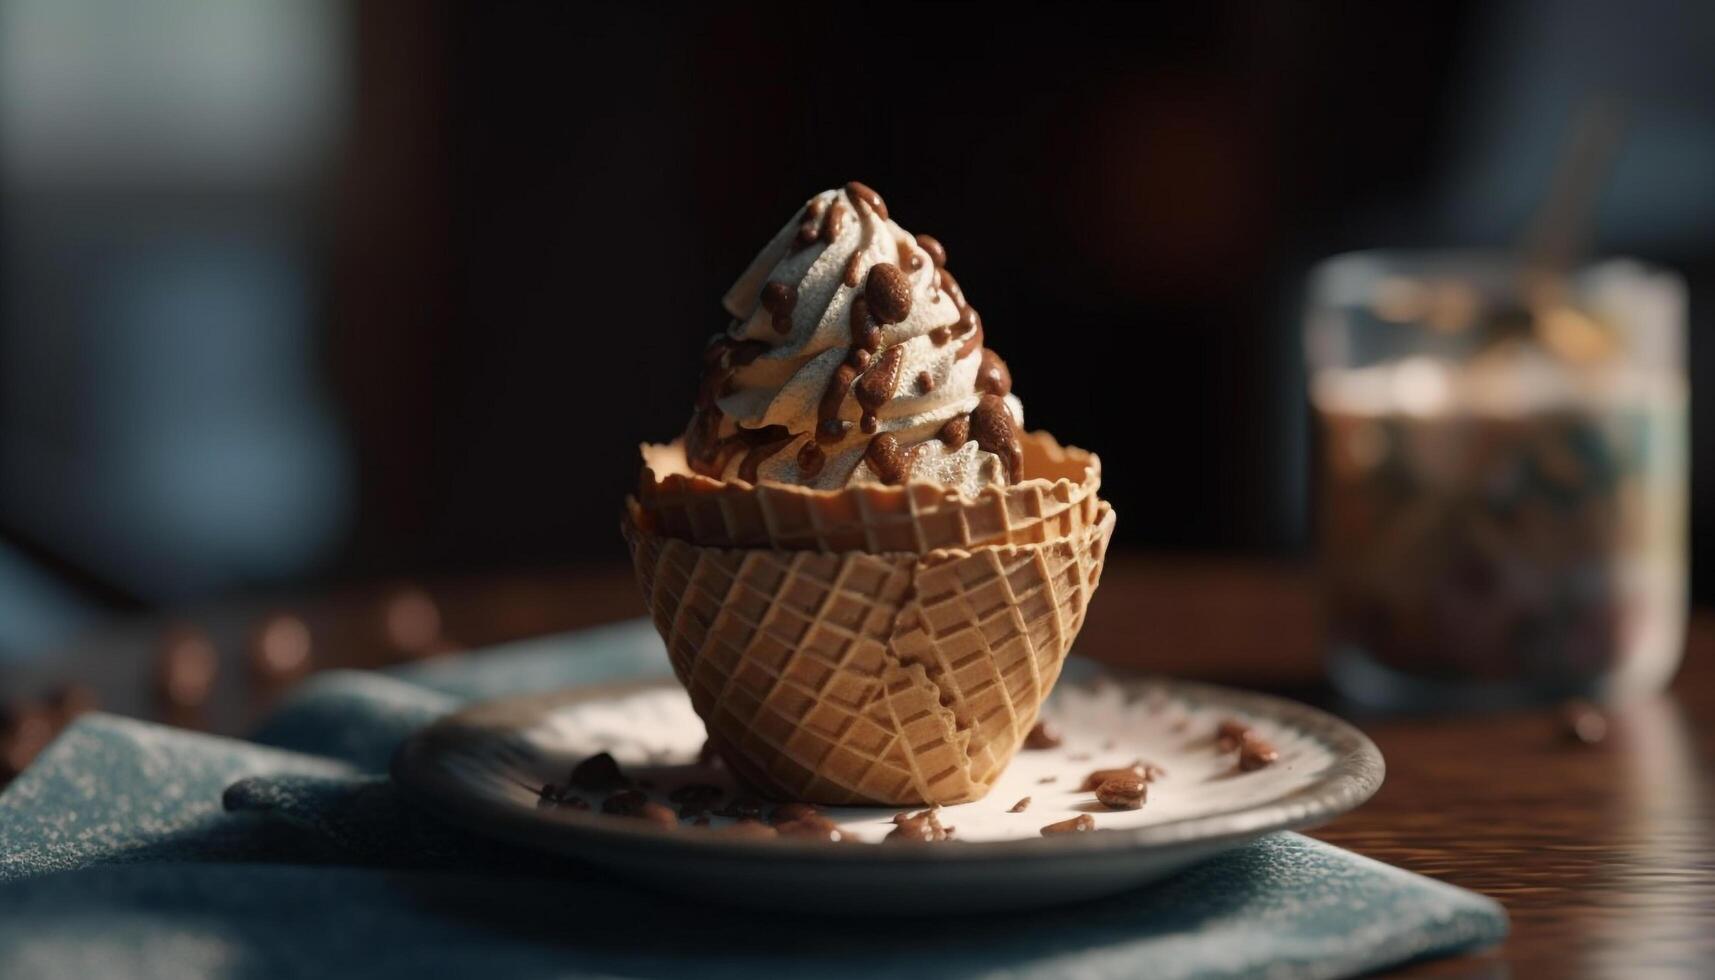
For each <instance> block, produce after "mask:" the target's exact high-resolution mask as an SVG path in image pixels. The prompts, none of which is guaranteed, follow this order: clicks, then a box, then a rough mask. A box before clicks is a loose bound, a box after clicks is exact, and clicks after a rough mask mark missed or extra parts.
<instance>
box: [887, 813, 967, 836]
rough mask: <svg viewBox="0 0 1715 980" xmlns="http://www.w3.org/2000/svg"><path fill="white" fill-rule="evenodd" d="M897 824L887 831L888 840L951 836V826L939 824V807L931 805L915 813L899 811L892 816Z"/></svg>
mask: <svg viewBox="0 0 1715 980" xmlns="http://www.w3.org/2000/svg"><path fill="white" fill-rule="evenodd" d="M893 822H894V823H895V824H896V825H897V826H895V827H894V828H893V829H892V830H891V831H889V832H888V834H887V837H886V838H884V839H885V840H890V841H944V840H948V839H949V838H951V837H952V836H953V828H952V827H946V826H943V825H942V824H941V812H940V809H939V808H936V807H931V808H930V809H928V810H920V811H918V812H916V813H899V814H896V815H895V816H894V818H893Z"/></svg>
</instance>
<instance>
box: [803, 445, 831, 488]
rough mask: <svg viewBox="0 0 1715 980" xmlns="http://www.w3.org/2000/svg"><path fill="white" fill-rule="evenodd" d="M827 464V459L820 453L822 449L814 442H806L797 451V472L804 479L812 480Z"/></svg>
mask: <svg viewBox="0 0 1715 980" xmlns="http://www.w3.org/2000/svg"><path fill="white" fill-rule="evenodd" d="M827 462H828V457H827V455H826V454H824V453H823V452H822V447H821V446H818V445H816V443H815V441H814V440H806V441H805V442H804V445H803V446H802V447H801V448H800V449H799V450H798V470H799V472H801V473H803V474H804V479H806V480H814V479H815V478H816V474H818V473H820V472H822V467H823V465H825V464H826V463H827Z"/></svg>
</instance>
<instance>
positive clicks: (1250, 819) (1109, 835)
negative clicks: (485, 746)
mask: <svg viewBox="0 0 1715 980" xmlns="http://www.w3.org/2000/svg"><path fill="white" fill-rule="evenodd" d="M1061 683H1062V685H1066V684H1070V685H1073V686H1084V687H1095V686H1100V685H1102V684H1104V683H1118V684H1121V685H1124V686H1127V687H1136V686H1143V685H1154V686H1157V687H1160V688H1165V689H1168V690H1170V691H1175V692H1182V693H1184V694H1186V695H1190V696H1193V697H1195V698H1196V699H1197V700H1201V701H1205V702H1208V701H1218V702H1220V703H1221V704H1222V705H1223V706H1224V707H1228V708H1230V709H1231V710H1234V711H1237V712H1243V713H1247V714H1251V715H1255V716H1259V717H1264V718H1267V719H1269V720H1271V721H1274V722H1276V723H1279V724H1285V725H1287V726H1289V727H1293V728H1296V729H1298V730H1300V731H1305V732H1308V733H1310V734H1311V735H1313V736H1314V737H1317V738H1319V739H1321V740H1323V741H1324V742H1326V743H1328V744H1329V745H1330V747H1331V749H1332V751H1333V753H1334V755H1335V759H1334V761H1333V763H1331V764H1330V766H1329V771H1328V772H1326V773H1325V774H1324V775H1323V776H1322V778H1320V779H1318V780H1317V781H1316V782H1314V783H1312V784H1310V785H1309V786H1305V787H1302V788H1300V789H1298V790H1295V791H1293V792H1292V793H1289V794H1288V795H1286V796H1284V797H1282V798H1279V799H1275V800H1271V801H1268V802H1266V803H1261V804H1255V805H1251V806H1245V807H1239V808H1237V809H1233V810H1225V811H1220V812H1217V813H1208V814H1197V815H1194V816H1187V817H1181V818H1179V819H1177V820H1170V821H1166V822H1164V823H1158V824H1151V825H1148V826H1144V827H1131V828H1113V829H1102V830H1100V831H1097V832H1091V833H1082V834H1060V835H1056V836H1052V837H1041V836H1038V837H1029V838H1021V839H1015V840H1004V841H961V842H959V843H958V844H957V845H956V846H951V847H948V846H940V845H935V846H911V845H907V846H903V847H901V846H893V847H876V846H873V842H872V846H868V847H863V846H852V845H850V844H844V843H829V842H825V841H815V840H799V839H790V838H772V839H766V840H756V839H747V838H737V837H726V836H722V835H718V834H711V833H694V832H686V831H685V830H683V829H669V828H662V827H657V826H655V825H653V824H650V823H648V822H646V821H641V820H615V819H613V818H612V817H611V816H608V815H604V814H600V813H595V812H593V811H592V812H581V811H575V810H527V809H524V808H522V807H518V806H515V805H511V804H505V803H501V802H498V801H495V800H493V799H491V798H488V797H483V796H478V795H475V794H471V793H468V792H463V791H462V790H461V788H460V786H459V783H458V781H457V780H455V779H453V778H452V777H450V776H447V775H446V774H444V773H442V772H440V771H439V770H437V769H436V768H434V767H433V766H432V765H430V760H431V758H433V756H434V753H435V751H436V749H437V747H438V745H439V744H440V743H442V742H444V741H446V740H449V739H453V738H464V737H468V736H467V735H466V733H467V732H469V731H470V730H471V729H472V728H476V727H481V726H478V725H477V724H474V723H473V722H474V721H477V720H480V718H481V716H482V715H484V714H493V713H498V712H507V711H512V712H516V711H521V710H530V711H533V712H537V713H539V712H541V711H543V710H546V708H547V707H548V706H555V707H558V706H564V705H576V704H582V703H586V702H589V701H596V700H603V699H608V698H614V697H623V696H627V695H630V694H635V693H640V692H643V691H649V690H656V689H662V688H669V689H680V690H682V688H681V687H680V685H679V684H678V682H677V681H675V680H674V679H673V678H672V677H671V676H666V677H649V678H638V679H631V680H624V681H611V682H605V683H597V684H589V685H577V686H573V687H567V688H559V689H555V690H552V691H544V692H534V693H530V694H518V695H510V696H506V697H501V698H494V699H489V700H484V701H479V702H475V703H472V704H468V705H466V706H464V707H462V708H460V709H458V710H457V711H454V712H452V713H451V714H448V715H445V716H443V717H441V718H439V719H437V720H435V721H434V722H432V723H430V724H429V725H427V726H425V727H423V728H421V729H418V730H417V731H415V732H413V733H412V734H411V735H410V736H408V737H407V738H406V739H405V740H404V741H403V742H401V743H400V744H399V746H398V748H397V749H395V750H394V753H393V756H392V760H391V762H390V764H389V767H388V771H389V773H390V775H391V777H392V780H393V783H394V784H395V785H396V786H398V787H400V789H401V790H402V791H403V792H404V794H405V795H406V796H407V797H408V798H409V799H411V801H413V802H415V803H417V804H419V805H422V806H424V807H425V808H427V809H428V810H430V811H432V812H433V813H435V814H436V815H437V816H440V817H441V818H443V819H445V820H446V821H448V822H449V823H452V824H454V825H455V826H458V827H461V828H463V829H465V830H467V831H469V832H471V833H473V834H476V835H478V836H481V837H488V838H498V839H501V840H505V841H509V842H511V843H514V844H519V845H522V846H525V847H529V848H534V849H538V850H551V851H554V852H556V853H560V854H568V855H571V856H574V857H584V858H587V857H588V856H589V854H590V853H591V849H592V847H596V848H599V847H600V846H601V845H603V844H611V845H619V846H624V847H636V846H639V845H641V846H644V847H647V848H649V849H650V850H654V851H658V852H661V856H662V857H667V856H670V855H682V856H684V857H686V858H688V859H703V860H707V859H710V858H741V859H746V860H748V859H753V858H756V857H758V856H762V855H769V856H772V857H776V858H788V857H790V858H792V859H795V860H800V861H808V862H813V863H819V864H828V865H846V864H851V863H853V862H863V863H866V864H913V865H916V864H922V863H925V862H928V863H935V864H941V863H955V864H957V863H967V862H990V861H999V860H1004V861H1032V862H1034V861H1042V860H1056V859H1063V858H1069V857H1076V856H1089V855H1092V854H1107V853H1113V852H1122V851H1123V852H1137V851H1156V850H1166V849H1170V848H1174V847H1179V846H1188V845H1205V844H1218V843H1221V842H1224V841H1235V842H1236V841H1241V840H1245V839H1250V838H1253V837H1258V836H1261V835H1262V834H1267V833H1274V832H1276V831H1282V830H1299V829H1303V828H1305V827H1310V826H1315V825H1319V824H1321V823H1324V822H1326V821H1328V820H1330V819H1332V818H1334V817H1337V816H1340V815H1341V814H1344V813H1347V812H1349V811H1351V810H1353V809H1355V808H1357V807H1358V806H1361V805H1362V804H1363V803H1364V802H1366V801H1367V800H1369V799H1370V798H1371V797H1372V796H1374V795H1375V794H1376V792H1377V791H1378V790H1379V789H1380V788H1381V785H1382V782H1383V780H1384V779H1385V777H1386V774H1387V765H1386V762H1385V760H1384V759H1383V758H1382V754H1381V750H1380V749H1378V748H1377V747H1376V745H1375V743H1374V742H1373V741H1371V740H1370V738H1369V736H1367V735H1365V734H1364V733H1363V732H1362V731H1360V730H1359V729H1358V728H1357V727H1356V726H1354V725H1352V724H1351V723H1350V722H1348V721H1346V720H1345V719H1342V718H1339V717H1336V716H1334V715H1332V714H1330V713H1328V712H1326V711H1323V710H1321V709H1319V708H1315V707H1312V706H1310V705H1307V704H1304V703H1302V702H1298V701H1293V700H1291V699H1290V698H1285V697H1280V696H1278V695H1274V694H1266V693H1263V692H1261V691H1247V690H1242V689H1239V688H1232V687H1226V686H1223V685H1219V684H1210V683H1205V682H1202V681H1191V680H1181V679H1178V678H1173V677H1167V676H1165V675H1157V674H1149V673H1137V672H1131V671H1120V670H1113V669H1103V670H1102V671H1101V672H1100V673H1099V674H1097V675H1096V676H1095V677H1092V678H1089V679H1078V680H1072V679H1070V678H1067V679H1064V680H1062V682H1061ZM448 790H452V792H448ZM878 809H879V808H878ZM904 809H910V807H905V808H904Z"/></svg>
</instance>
